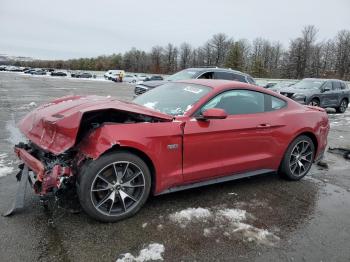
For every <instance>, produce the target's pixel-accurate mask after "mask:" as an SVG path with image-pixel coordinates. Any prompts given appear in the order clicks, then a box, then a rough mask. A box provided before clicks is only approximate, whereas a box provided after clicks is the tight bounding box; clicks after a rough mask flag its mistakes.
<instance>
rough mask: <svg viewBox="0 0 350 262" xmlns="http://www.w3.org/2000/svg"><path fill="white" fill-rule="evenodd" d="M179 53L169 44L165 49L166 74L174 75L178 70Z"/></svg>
mask: <svg viewBox="0 0 350 262" xmlns="http://www.w3.org/2000/svg"><path fill="white" fill-rule="evenodd" d="M177 58H178V51H177V48H176V47H175V46H174V45H173V44H170V43H169V44H168V45H167V46H166V47H165V48H164V68H165V72H166V73H173V72H175V71H176V70H177V63H178V61H177Z"/></svg>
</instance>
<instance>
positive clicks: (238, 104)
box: [201, 90, 265, 115]
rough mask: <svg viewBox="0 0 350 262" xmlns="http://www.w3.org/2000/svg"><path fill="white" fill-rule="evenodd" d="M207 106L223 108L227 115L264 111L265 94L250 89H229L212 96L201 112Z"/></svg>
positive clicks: (207, 107)
mask: <svg viewBox="0 0 350 262" xmlns="http://www.w3.org/2000/svg"><path fill="white" fill-rule="evenodd" d="M209 108H221V109H224V110H225V111H226V112H227V114H229V115H240V114H255V113H262V112H264V111H265V96H264V94H263V93H260V92H255V91H250V90H231V91H227V92H224V93H222V94H220V95H218V96H216V97H214V98H213V99H212V100H210V101H209V102H208V103H207V104H206V105H204V106H203V107H202V109H201V112H203V111H205V110H207V109H209Z"/></svg>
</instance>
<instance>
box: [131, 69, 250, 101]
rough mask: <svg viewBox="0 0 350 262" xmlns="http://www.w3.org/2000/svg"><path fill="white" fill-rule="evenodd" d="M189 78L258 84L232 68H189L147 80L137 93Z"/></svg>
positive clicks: (138, 88) (137, 87)
mask: <svg viewBox="0 0 350 262" xmlns="http://www.w3.org/2000/svg"><path fill="white" fill-rule="evenodd" d="M188 79H222V80H232V81H239V82H244V83H249V84H253V85H256V83H255V80H254V79H253V78H252V77H251V76H250V75H248V74H245V73H242V72H240V71H235V70H232V69H226V68H218V67H206V68H201V67H200V68H188V69H184V70H182V71H180V72H177V73H175V74H173V75H171V76H169V77H168V78H166V79H165V80H163V81H146V82H143V83H141V84H138V85H137V86H136V87H135V90H134V93H135V95H141V94H143V93H145V92H146V91H149V90H150V89H152V88H155V87H157V86H160V85H162V84H164V83H167V82H168V81H177V80H188Z"/></svg>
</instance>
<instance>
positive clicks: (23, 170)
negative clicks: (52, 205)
mask: <svg viewBox="0 0 350 262" xmlns="http://www.w3.org/2000/svg"><path fill="white" fill-rule="evenodd" d="M14 151H15V154H16V155H17V156H18V158H19V159H20V160H21V161H22V162H23V163H22V164H20V165H19V169H20V171H19V173H18V174H17V175H16V178H17V181H19V184H18V189H17V194H16V199H15V201H14V204H13V206H12V207H11V208H10V209H9V210H8V211H7V212H6V213H5V214H4V216H10V215H12V214H14V213H15V212H17V211H18V210H20V209H21V208H23V207H24V199H25V189H26V185H27V182H28V181H29V183H30V185H31V187H32V188H33V189H34V192H35V193H36V194H37V195H39V196H40V200H41V202H42V203H43V204H44V205H45V206H46V205H47V203H48V201H49V198H50V197H53V198H54V199H55V201H59V200H61V199H62V198H64V197H66V196H67V195H70V197H71V200H72V199H73V198H76V197H75V196H76V194H75V183H76V172H77V171H76V169H75V168H74V166H75V165H76V163H75V162H74V160H75V159H76V153H74V152H73V151H67V152H65V153H63V154H60V155H57V156H55V155H53V154H52V153H48V152H44V151H43V150H41V149H40V148H38V147H37V146H35V145H34V144H33V143H28V144H25V143H19V144H18V145H16V146H15V148H14Z"/></svg>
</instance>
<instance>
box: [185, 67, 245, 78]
mask: <svg viewBox="0 0 350 262" xmlns="http://www.w3.org/2000/svg"><path fill="white" fill-rule="evenodd" d="M185 70H192V71H197V72H207V71H213V72H228V73H234V74H239V75H243V76H249V74H246V73H243V72H241V71H237V70H233V69H231V68H220V67H191V68H186V69H185Z"/></svg>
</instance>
